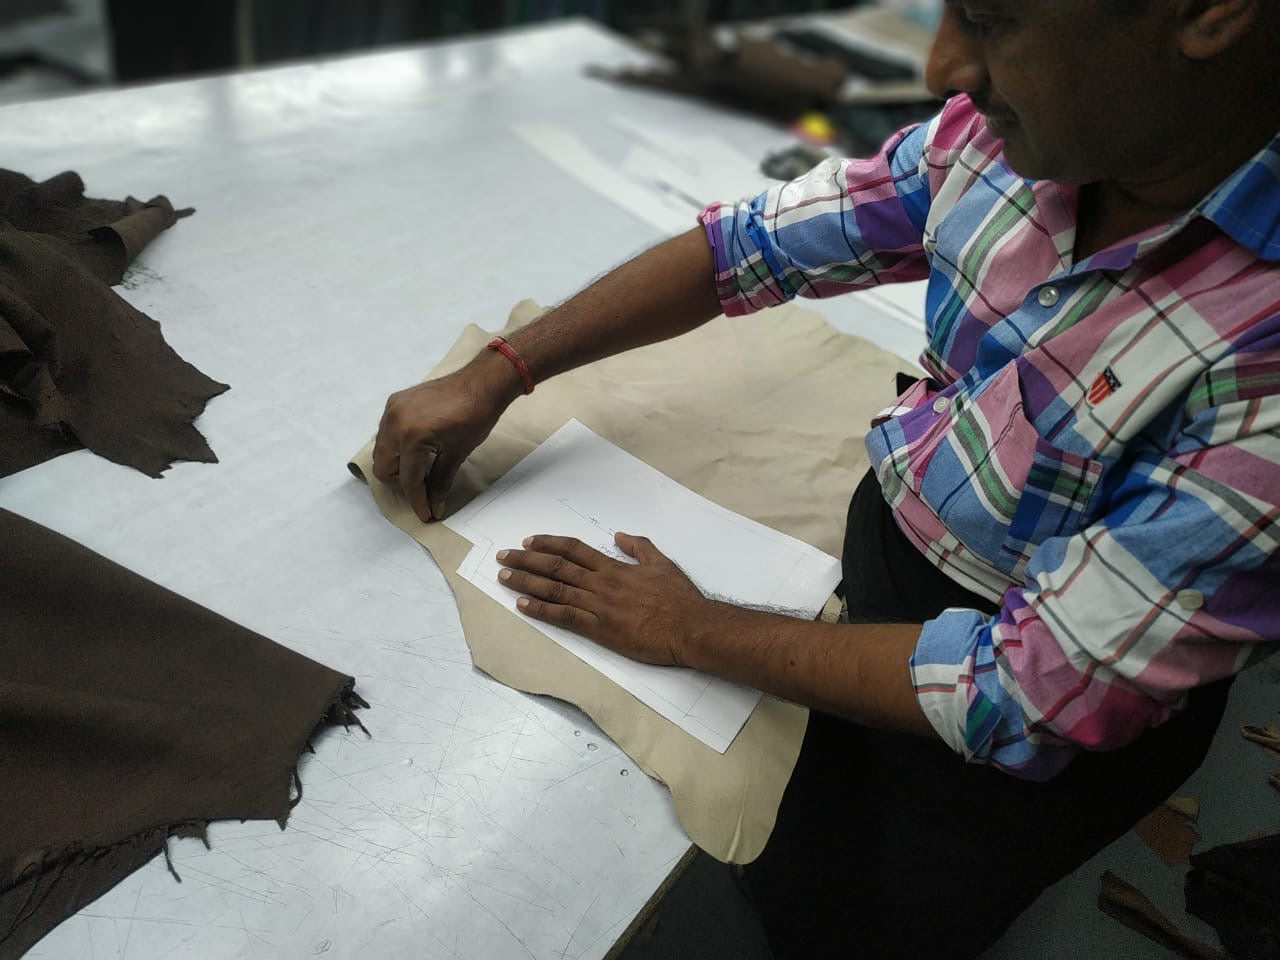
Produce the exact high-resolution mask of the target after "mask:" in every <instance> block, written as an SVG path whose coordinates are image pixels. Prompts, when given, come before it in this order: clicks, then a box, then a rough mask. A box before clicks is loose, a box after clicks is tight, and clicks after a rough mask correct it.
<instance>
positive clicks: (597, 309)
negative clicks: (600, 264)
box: [510, 227, 721, 382]
mask: <svg viewBox="0 0 1280 960" xmlns="http://www.w3.org/2000/svg"><path fill="white" fill-rule="evenodd" d="M720 313H721V309H720V301H719V300H718V298H717V297H716V288H715V267H714V261H713V259H712V256H711V248H710V247H709V246H708V244H707V239H706V235H705V234H704V233H703V230H702V228H701V227H695V228H694V229H692V230H689V231H688V232H686V233H682V234H680V235H679V236H677V237H673V238H672V239H670V240H668V241H666V242H665V243H661V244H659V245H658V246H656V247H653V248H652V249H650V250H647V251H645V252H644V253H642V254H640V255H639V256H638V257H636V258H635V259H634V260H630V261H628V262H627V263H624V264H622V265H621V266H620V267H616V268H615V269H613V270H611V271H610V272H609V273H607V274H605V275H604V276H603V277H601V278H600V279H599V280H597V281H595V283H593V284H591V285H590V286H588V287H587V288H586V289H585V290H583V291H582V292H581V293H579V294H577V295H576V296H574V297H572V298H570V299H569V300H567V301H566V302H565V303H563V304H561V305H560V306H558V307H556V308H555V309H554V310H551V311H549V312H548V313H547V314H546V315H545V316H544V317H542V318H541V319H539V320H537V321H536V322H534V323H531V324H530V325H529V326H527V327H525V328H523V329H521V330H519V331H517V332H516V333H514V334H512V336H511V337H510V342H511V345H512V346H513V347H514V348H515V349H516V350H517V351H518V352H519V354H520V356H521V357H522V358H523V359H524V362H525V363H526V364H528V366H529V371H530V373H532V375H533V379H534V381H535V382H541V381H543V380H547V379H550V378H551V377H553V376H555V375H556V374H559V373H564V372H566V371H568V370H572V369H574V368H575V367H580V366H582V365H584V364H587V363H591V362H592V361H594V360H599V359H602V358H603V357H609V356H613V355H614V354H617V353H622V352H623V351H624V350H630V349H632V348H634V347H641V346H644V345H646V344H650V343H657V342H658V341H659V340H667V339H670V338H671V337H675V336H679V335H680V334H682V333H686V332H688V331H689V330H692V329H694V328H695V327H698V326H701V325H702V324H704V323H706V322H707V321H708V320H710V319H712V318H713V317H716V316H719V314H720Z"/></svg>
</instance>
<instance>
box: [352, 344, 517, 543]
mask: <svg viewBox="0 0 1280 960" xmlns="http://www.w3.org/2000/svg"><path fill="white" fill-rule="evenodd" d="M486 354H487V356H486ZM494 359H496V360H497V361H498V363H497V364H494V363H493V360H494ZM503 365H505V370H504V368H503ZM513 373H514V370H513V369H512V368H511V366H510V364H509V363H508V361H507V360H506V358H505V357H502V356H499V355H496V354H494V353H493V351H488V350H486V351H485V354H482V355H481V356H480V357H477V358H476V360H475V361H473V362H472V364H470V365H469V366H467V367H465V368H464V369H462V370H459V371H458V372H456V373H451V374H449V375H448V376H444V377H441V378H440V379H438V380H428V381H426V382H425V383H420V384H418V385H417V386H416V387H409V388H408V389H406V390H400V391H398V392H396V393H393V394H392V395H391V396H390V397H389V398H388V399H387V406H386V410H385V411H384V412H383V414H382V421H381V422H380V423H379V424H378V437H377V439H376V440H375V441H374V444H373V475H374V476H375V477H377V478H378V479H379V480H381V481H382V482H383V483H393V482H399V484H400V489H402V490H403V491H404V495H405V496H406V497H407V498H408V500H409V504H410V506H412V507H413V512H414V513H416V514H417V515H418V519H420V520H422V521H423V522H424V523H425V522H427V521H429V520H440V519H443V517H444V498H445V494H447V493H448V492H449V486H450V485H451V484H452V483H453V478H454V476H455V475H456V474H457V472H458V468H459V467H461V466H462V463H463V461H464V460H466V459H467V457H468V456H470V455H471V451H473V450H474V449H475V448H476V447H478V446H479V445H480V444H481V443H482V442H483V441H484V439H485V437H487V436H489V431H491V430H492V429H493V426H494V424H496V423H497V422H498V418H499V417H500V416H501V415H502V412H503V411H504V410H505V409H506V408H507V405H508V404H509V403H510V402H511V400H512V399H513V398H514V396H516V395H518V393H519V390H515V391H514V392H512V391H511V389H510V387H511V384H510V380H511V376H512V374H513ZM494 374H496V376H494Z"/></svg>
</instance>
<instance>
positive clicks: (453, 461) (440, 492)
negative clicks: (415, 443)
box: [427, 450, 466, 520]
mask: <svg viewBox="0 0 1280 960" xmlns="http://www.w3.org/2000/svg"><path fill="white" fill-rule="evenodd" d="M464 459H466V458H465V457H458V456H451V455H450V454H449V453H446V452H445V451H443V450H442V451H441V452H440V454H439V455H438V456H437V457H436V460H435V463H433V464H432V465H431V474H430V475H429V476H428V477H427V502H428V503H429V504H430V505H431V518H432V519H433V520H443V519H444V499H445V496H446V495H447V494H448V492H449V488H450V487H451V486H453V478H454V477H456V476H457V475H458V469H459V468H460V467H461V466H462V461H463V460H464Z"/></svg>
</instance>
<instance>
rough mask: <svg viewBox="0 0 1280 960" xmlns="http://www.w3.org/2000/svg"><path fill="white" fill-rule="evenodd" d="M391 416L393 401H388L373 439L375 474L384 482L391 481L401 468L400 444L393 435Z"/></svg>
mask: <svg viewBox="0 0 1280 960" xmlns="http://www.w3.org/2000/svg"><path fill="white" fill-rule="evenodd" d="M390 416H391V402H390V401H387V409H386V410H384V411H383V413H382V419H381V420H379V421H378V435H377V437H375V438H374V441H373V475H374V476H375V477H377V478H378V479H379V480H381V481H382V482H383V483H390V482H391V480H392V478H394V477H395V475H396V474H397V473H398V472H399V470H400V444H399V442H397V441H396V439H395V438H394V437H393V436H392V434H393V428H392V426H391V424H390V423H388V419H389V418H390Z"/></svg>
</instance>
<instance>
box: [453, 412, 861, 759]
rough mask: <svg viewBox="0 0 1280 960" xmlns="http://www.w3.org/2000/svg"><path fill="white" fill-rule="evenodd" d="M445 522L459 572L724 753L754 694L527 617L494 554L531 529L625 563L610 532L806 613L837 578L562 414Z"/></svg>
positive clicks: (758, 599)
mask: <svg viewBox="0 0 1280 960" xmlns="http://www.w3.org/2000/svg"><path fill="white" fill-rule="evenodd" d="M445 526H447V527H449V528H450V529H451V530H454V531H455V532H457V533H458V534H460V535H461V536H463V537H465V538H466V539H467V540H468V541H470V542H471V543H472V544H473V545H474V546H473V549H472V550H471V552H470V553H469V554H468V555H467V557H466V559H465V560H463V562H462V565H461V566H460V567H459V568H458V574H459V576H461V577H462V578H463V579H465V580H467V581H468V582H470V583H472V584H474V585H475V586H477V587H479V588H480V589H481V590H483V591H484V592H485V593H486V594H488V595H489V596H490V597H493V598H494V599H495V600H497V601H498V602H500V603H502V604H503V605H504V606H507V607H509V608H510V609H511V610H512V612H513V613H515V614H516V616H519V617H521V618H522V619H524V620H525V621H526V622H528V623H530V624H532V625H533V626H534V627H536V628H537V629H538V630H541V631H542V632H543V633H545V634H546V635H547V636H549V637H551V639H553V640H555V641H556V642H557V643H559V644H560V645H561V646H563V647H565V648H566V649H567V650H569V651H570V652H571V653H573V654H574V655H575V656H577V657H578V658H579V659H581V660H583V661H585V662H586V663H588V664H590V665H591V666H593V667H595V668H596V669H597V670H599V671H600V672H601V673H603V674H604V675H605V676H607V677H609V678H610V679H611V680H613V681H614V682H615V683H617V684H619V685H620V686H622V687H623V688H624V689H626V690H628V691H629V692H630V693H631V694H632V695H634V696H635V697H636V698H637V699H638V700H640V701H641V702H642V703H645V704H647V705H648V706H649V707H651V708H652V709H654V710H656V711H657V712H658V713H659V714H661V715H662V716H664V717H666V718H667V719H668V720H671V721H672V722H673V723H676V724H678V725H679V726H680V727H681V728H683V729H684V730H686V731H687V732H688V733H690V734H692V735H693V736H695V737H697V738H698V739H699V740H701V741H702V742H703V743H705V744H707V745H708V746H710V747H712V748H713V749H715V750H717V751H719V752H721V753H723V752H724V751H725V750H727V749H728V747H729V744H730V743H732V742H733V738H734V737H735V736H737V733H738V731H739V730H740V729H742V725H743V724H744V723H746V721H747V718H748V717H749V716H750V715H751V711H752V710H753V709H754V708H755V705H756V703H757V702H758V701H759V699H760V693H759V692H758V691H756V690H751V689H748V688H745V687H742V686H739V685H737V684H733V683H730V682H728V681H726V680H722V679H719V678H716V677H711V676H708V675H707V674H704V673H699V672H698V671H695V670H689V669H685V668H679V667H656V666H652V665H649V664H642V663H637V662H635V661H633V660H630V659H628V658H626V657H623V656H621V655H619V654H616V653H614V652H612V651H610V650H607V649H605V648H604V647H601V646H600V645H598V644H596V643H593V642H592V641H590V640H586V639H584V638H582V637H579V636H577V635H575V634H573V633H570V632H569V631H567V630H564V629H562V628H559V627H555V626H552V625H549V624H545V623H541V622H538V621H535V620H532V619H530V618H528V617H525V616H524V615H523V614H521V613H520V612H519V611H518V610H516V608H515V600H516V596H517V595H516V593H515V592H514V591H512V590H510V589H508V588H507V587H505V586H503V585H501V584H500V583H499V582H498V579H497V577H498V570H499V569H500V568H499V564H498V562H497V560H496V559H495V555H496V553H497V551H499V550H501V549H503V548H507V547H519V546H520V543H521V541H522V540H523V539H524V538H525V537H527V536H530V535H533V534H553V535H556V536H571V537H577V538H578V539H580V540H582V541H583V542H584V543H588V544H590V545H591V546H593V547H595V548H596V549H598V550H600V551H602V552H604V553H607V554H609V555H610V556H613V557H615V558H616V559H619V560H624V561H627V562H630V560H629V558H627V557H626V556H625V555H624V554H623V553H622V552H621V551H619V550H618V548H617V547H616V546H615V545H614V543H613V534H614V533H615V531H618V530H622V531H624V532H626V533H630V534H635V535H642V536H647V537H649V538H650V539H651V540H652V541H653V542H654V544H655V546H657V547H658V549H659V550H661V551H662V552H663V553H665V554H666V555H667V556H668V557H670V558H671V559H672V560H673V561H675V562H676V563H677V564H678V565H679V566H680V568H681V569H682V570H684V571H685V573H687V574H688V575H689V577H690V578H691V579H692V580H693V581H694V583H696V584H697V585H698V587H699V589H701V590H702V591H703V593H705V594H708V595H711V596H715V597H718V598H721V599H725V600H731V601H733V602H735V603H740V604H744V605H747V606H762V607H774V608H780V609H784V610H786V611H788V612H791V613H794V615H796V616H803V617H806V618H813V617H815V616H817V613H818V611H819V610H820V609H821V608H822V605H823V604H824V603H825V602H826V599H827V597H829V596H830V595H831V591H832V590H833V589H834V587H835V585H836V583H837V582H838V581H839V579H840V564H839V561H837V560H836V559H835V558H834V557H832V556H829V555H828V554H825V553H823V552H822V551H820V550H817V549H815V548H814V547H811V546H809V545H808V544H806V543H802V542H801V541H799V540H797V539H795V538H794V537H789V536H787V535H785V534H782V533H778V532H777V531H776V530H771V529H770V528H768V527H766V526H764V525H763V524H760V523H757V522H756V521H754V520H750V519H748V518H746V517H743V516H740V515H739V514H736V513H733V512H732V511H730V510H726V509H725V508H724V507H721V506H719V505H718V504H715V503H712V502H711V501H710V500H708V499H706V498H705V497H702V496H699V495H698V494H696V493H694V492H693V491H691V490H689V489H687V488H686V487H683V486H681V485H680V484H678V483H676V482H675V481H674V480H672V479H671V478H669V477H667V476H665V475H664V474H662V473H660V472H659V471H657V470H655V469H653V468H652V467H650V466H649V465H648V464H646V463H644V462H643V461H641V460H639V459H637V458H636V457H633V456H632V455H631V454H629V453H627V452H625V451H624V450H621V449H619V448H618V447H616V446H615V445H613V444H612V443H609V442H608V441H607V440H604V439H603V438H601V437H599V436H597V435H596V434H594V433H592V432H591V431H590V430H588V429H587V428H586V427H585V426H583V425H582V424H581V423H579V422H578V421H577V420H570V421H569V422H568V423H566V424H565V425H564V426H563V427H561V428H560V429H559V430H557V431H556V432H555V434H554V435H552V436H551V437H550V438H549V439H548V440H547V441H546V442H545V443H543V444H542V445H541V446H539V447H538V448H537V449H536V450H535V451H533V453H531V454H529V456H527V457H525V459H524V460H522V461H520V463H519V464H517V465H516V466H515V467H514V468H512V469H511V471H509V472H508V473H507V474H506V475H505V476H504V477H502V479H500V480H499V481H498V482H497V483H495V484H494V485H493V486H492V487H490V488H489V489H488V490H487V491H486V492H485V493H483V494H481V495H480V496H478V497H477V498H476V499H475V500H473V501H472V502H471V503H469V504H468V505H467V506H466V507H464V508H463V509H462V510H460V511H458V512H457V513H456V514H454V516H452V517H450V518H449V519H447V520H445Z"/></svg>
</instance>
